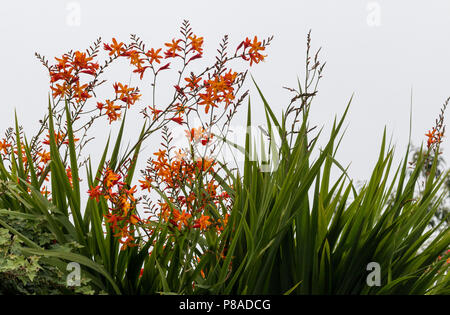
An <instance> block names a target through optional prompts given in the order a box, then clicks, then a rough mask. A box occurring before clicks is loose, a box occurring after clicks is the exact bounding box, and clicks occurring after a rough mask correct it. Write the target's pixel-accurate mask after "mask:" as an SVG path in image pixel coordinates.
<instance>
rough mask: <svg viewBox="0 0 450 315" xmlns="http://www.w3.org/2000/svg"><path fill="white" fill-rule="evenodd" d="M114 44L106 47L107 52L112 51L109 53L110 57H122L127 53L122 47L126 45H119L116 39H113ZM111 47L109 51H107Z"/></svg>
mask: <svg viewBox="0 0 450 315" xmlns="http://www.w3.org/2000/svg"><path fill="white" fill-rule="evenodd" d="M112 42H113V43H112V44H111V45H107V46H105V49H106V50H111V51H110V52H109V55H110V56H112V55H114V54H117V55H121V54H122V53H123V52H125V49H124V48H123V47H122V46H123V45H124V43H122V42H120V43H117V40H116V39H115V38H113V39H112ZM107 47H109V49H107Z"/></svg>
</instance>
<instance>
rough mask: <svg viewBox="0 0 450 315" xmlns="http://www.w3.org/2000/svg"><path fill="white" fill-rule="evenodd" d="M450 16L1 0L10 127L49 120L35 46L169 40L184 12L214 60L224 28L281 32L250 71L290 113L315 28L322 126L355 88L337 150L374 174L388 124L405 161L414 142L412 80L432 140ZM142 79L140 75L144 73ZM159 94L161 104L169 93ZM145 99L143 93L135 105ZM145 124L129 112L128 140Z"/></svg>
mask: <svg viewBox="0 0 450 315" xmlns="http://www.w3.org/2000/svg"><path fill="white" fill-rule="evenodd" d="M449 17H450V1H447V0H442V1H437V0H429V1H412V0H403V1H400V0H389V1H387V0H384V1H381V0H380V1H364V0H347V1H332V0H330V1H324V0H322V1H319V0H316V1H300V0H296V1H265V0H258V1H255V0H246V1H242V0H240V1H236V0H228V1H211V0H209V1H207V0H201V1H200V0H192V1H179V0H172V1H137V0H128V1H115V0H108V1H106V0H102V1H92V0H91V1H81V0H79V1H62V0H52V1H49V0H40V1H21V0H15V1H2V2H1V5H0V43H1V44H0V45H1V49H0V95H1V104H0V113H1V115H0V127H1V130H0V132H1V133H3V131H4V130H5V129H6V128H7V127H9V126H12V125H13V118H14V110H15V109H16V110H17V114H18V117H19V121H20V123H21V124H22V125H23V126H24V128H25V131H26V133H27V135H28V138H31V135H32V134H33V132H35V131H36V130H37V128H38V127H39V123H38V120H39V119H40V118H41V117H42V116H43V115H44V113H45V111H46V106H47V95H48V92H49V77H48V72H47V71H46V69H45V68H43V67H42V65H41V64H40V63H39V61H38V60H37V59H36V58H35V57H34V53H35V52H39V53H41V54H42V55H45V56H47V57H48V58H49V59H50V60H52V61H53V60H54V59H53V57H54V56H61V55H62V54H63V53H65V52H67V51H69V50H72V49H73V50H84V49H85V48H87V47H88V46H89V45H91V44H92V42H93V41H95V40H96V39H97V38H98V37H99V36H101V37H102V39H103V40H104V41H106V42H110V41H111V38H112V37H116V38H117V39H119V40H121V41H128V38H129V35H130V34H137V35H139V36H140V37H141V38H142V39H143V40H144V41H145V42H146V43H147V45H148V47H149V48H150V47H155V48H159V47H163V45H164V43H165V42H168V41H170V40H171V39H172V38H174V37H177V36H178V30H179V26H180V25H181V23H182V21H183V19H188V20H189V21H190V22H191V26H192V28H193V31H194V32H195V34H197V35H198V36H202V37H204V39H205V46H204V52H205V58H206V60H208V58H213V56H214V52H215V49H216V48H218V44H219V43H220V40H221V38H222V37H223V35H225V34H228V35H229V38H230V52H233V51H234V49H233V48H234V47H236V45H237V44H238V43H239V42H240V41H242V40H243V39H244V38H245V37H247V36H248V37H250V36H252V37H253V35H257V36H258V38H266V37H268V36H270V35H274V40H273V41H272V44H271V45H270V46H269V47H268V48H267V50H266V53H267V54H268V57H267V59H266V61H265V62H263V63H260V64H258V65H256V66H253V67H252V68H251V69H250V72H251V74H252V75H253V76H254V78H255V79H256V81H257V82H258V84H259V85H260V87H261V89H262V91H263V92H264V93H265V96H266V98H267V99H268V101H269V104H271V106H272V108H273V109H274V111H275V112H276V113H277V114H278V115H280V114H281V110H282V109H283V108H286V106H287V104H288V102H289V100H290V97H291V94H289V93H288V92H287V91H286V90H284V89H283V88H282V87H283V86H292V87H295V85H296V80H297V76H299V77H300V78H302V77H303V75H304V57H305V45H306V40H305V39H306V34H307V33H308V30H310V29H311V30H312V45H313V48H318V47H322V60H325V61H326V62H327V66H326V68H325V71H324V78H323V80H322V82H321V85H320V86H319V94H318V96H317V98H316V100H315V102H314V104H313V109H312V124H316V125H318V126H319V127H321V126H324V127H325V134H324V135H327V134H328V131H329V128H330V127H331V126H330V125H331V124H332V122H333V119H334V117H335V115H340V114H341V113H342V112H343V111H344V109H345V107H346V105H347V102H348V100H349V99H350V97H351V95H352V94H353V93H354V98H353V102H352V105H351V108H350V112H349V115H348V119H347V121H346V122H347V125H348V129H347V132H346V137H345V138H344V140H343V142H342V145H341V148H340V153H339V154H338V159H339V160H340V161H341V162H342V164H343V165H347V164H348V163H350V162H351V163H352V164H351V167H350V170H349V172H350V175H351V176H352V177H353V178H355V179H357V180H364V179H366V178H367V177H368V176H369V174H370V172H371V169H372V167H373V165H374V162H375V160H376V157H377V153H378V149H379V144H380V142H381V135H382V132H383V129H384V127H385V126H386V127H387V132H388V136H389V137H392V140H393V143H394V144H396V146H397V147H396V148H397V150H396V157H397V159H396V161H398V159H399V158H401V157H402V155H403V152H404V150H405V149H406V144H407V140H408V132H409V112H410V103H411V89H412V91H413V98H412V103H413V131H412V139H413V143H414V144H415V145H420V144H421V142H422V141H424V140H425V136H424V134H425V133H426V132H427V131H428V130H429V129H431V128H432V126H433V125H434V121H435V119H436V117H437V115H438V114H439V111H440V108H441V106H442V104H443V102H444V101H445V99H446V98H447V97H448V96H450V85H449V79H448V78H449V74H450V58H449V57H450V36H449V35H450V18H449ZM242 65H243V63H240V66H242ZM124 69H130V68H128V67H125V68H124ZM192 70H193V71H194V72H195V70H196V68H195V67H194V68H193V69H192ZM197 70H202V67H199V68H198V69H197ZM130 72H131V71H122V70H121V68H120V67H119V68H115V69H112V70H111V72H106V75H105V76H104V78H105V79H108V80H109V83H107V84H108V86H109V89H110V91H111V84H112V83H114V82H115V81H120V82H128V81H129V80H130ZM131 82H134V83H136V82H138V80H137V78H136V77H133V78H131ZM248 87H249V88H250V93H251V95H252V100H253V109H254V110H253V113H254V115H255V116H254V118H255V122H256V123H258V122H260V123H262V122H263V118H264V117H263V115H262V113H263V112H262V110H259V111H258V109H262V104H261V102H258V101H257V97H256V96H257V95H256V91H255V89H254V88H253V86H252V85H251V84H248ZM146 89H147V90H146ZM141 90H142V92H143V94H144V95H145V94H148V95H149V94H150V93H151V90H150V87H149V86H147V87H141ZM163 90H164V89H163ZM171 95H172V94H169V95H167V99H169V97H171ZM109 96H111V94H110V95H109ZM158 97H159V98H160V99H161V102H162V101H163V100H164V98H165V95H161V94H160V95H158ZM146 105H149V104H147V103H145V99H144V100H143V102H141V103H138V104H137V105H136V108H135V112H136V113H137V112H139V111H140V109H142V108H143V107H144V106H146ZM91 106H95V101H91ZM447 116H448V115H447ZM136 117H138V116H136ZM244 117H245V109H244V107H243V108H242V109H241V112H240V115H239V116H238V117H236V119H235V121H234V125H239V124H244V123H245V120H244ZM119 125H120V124H119V123H115V124H114V123H113V124H111V125H108V124H107V123H105V124H99V125H97V126H96V127H95V128H94V129H93V132H95V133H96V136H97V139H96V141H97V142H95V143H92V145H91V146H90V147H89V150H90V151H89V152H91V153H92V154H93V155H94V156H98V154H100V152H101V150H102V148H103V143H104V141H105V138H106V136H107V134H108V133H109V132H110V131H112V132H113V133H114V132H115V131H117V129H118V127H119ZM141 125H142V124H141V121H139V122H138V123H135V122H134V121H130V123H129V124H128V125H127V126H128V127H127V129H126V140H127V141H128V140H130V139H133V137H135V136H136V134H137V133H138V132H139V130H140V128H141ZM1 138H2V135H0V139H1ZM153 139H154V140H156V141H152V142H150V143H148V144H147V147H146V150H145V153H144V155H143V159H142V160H145V159H146V157H148V156H150V155H151V153H152V152H154V151H155V150H156V147H157V146H155V144H157V143H158V142H159V141H158V137H154V138H153ZM448 148H449V145H448V141H447V142H444V144H443V150H444V158H446V159H447V160H450V159H449V155H448Z"/></svg>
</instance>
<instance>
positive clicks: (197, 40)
mask: <svg viewBox="0 0 450 315" xmlns="http://www.w3.org/2000/svg"><path fill="white" fill-rule="evenodd" d="M188 38H189V39H190V40H191V49H193V50H195V51H197V52H198V53H199V54H201V53H203V49H202V45H203V37H197V35H194V36H189V37H188Z"/></svg>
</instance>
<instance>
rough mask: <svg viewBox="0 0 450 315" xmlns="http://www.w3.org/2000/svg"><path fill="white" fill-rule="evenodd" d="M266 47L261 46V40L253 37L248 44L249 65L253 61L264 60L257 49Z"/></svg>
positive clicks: (263, 56) (260, 49)
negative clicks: (251, 41)
mask: <svg viewBox="0 0 450 315" xmlns="http://www.w3.org/2000/svg"><path fill="white" fill-rule="evenodd" d="M265 49H266V47H262V46H261V42H258V39H257V37H256V36H255V38H254V39H253V43H251V45H250V50H249V55H250V66H252V64H253V62H255V63H259V62H260V61H262V60H264V58H265V57H267V56H265V55H262V54H260V53H259V51H262V50H265Z"/></svg>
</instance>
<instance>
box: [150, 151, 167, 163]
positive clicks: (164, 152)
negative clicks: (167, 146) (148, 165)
mask: <svg viewBox="0 0 450 315" xmlns="http://www.w3.org/2000/svg"><path fill="white" fill-rule="evenodd" d="M153 154H154V155H156V156H157V157H158V161H161V160H162V159H163V158H164V156H165V155H166V150H161V149H159V151H158V152H155V153H153Z"/></svg>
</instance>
